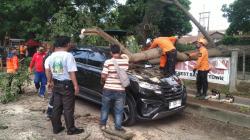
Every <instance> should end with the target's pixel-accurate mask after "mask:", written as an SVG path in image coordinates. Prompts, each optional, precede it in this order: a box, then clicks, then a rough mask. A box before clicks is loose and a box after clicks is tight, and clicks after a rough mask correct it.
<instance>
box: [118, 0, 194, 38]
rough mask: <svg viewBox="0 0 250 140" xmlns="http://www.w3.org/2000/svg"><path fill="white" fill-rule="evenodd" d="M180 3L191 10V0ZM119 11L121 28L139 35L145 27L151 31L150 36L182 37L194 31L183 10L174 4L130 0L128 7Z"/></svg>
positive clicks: (180, 0) (147, 0)
mask: <svg viewBox="0 0 250 140" xmlns="http://www.w3.org/2000/svg"><path fill="white" fill-rule="evenodd" d="M179 2H180V3H181V4H182V5H183V6H184V7H185V8H186V9H188V10H189V9H190V8H189V5H190V2H189V0H179ZM118 11H119V17H118V21H119V23H120V25H121V27H122V28H125V29H130V30H132V31H136V33H138V34H139V33H141V32H143V31H142V30H145V25H148V27H149V28H150V29H151V32H150V33H149V34H152V35H153V36H170V35H179V36H181V35H185V34H187V33H189V32H190V31H191V30H192V26H191V24H190V22H189V19H188V17H187V16H186V15H185V14H183V12H182V11H181V10H179V9H177V7H176V6H175V5H173V4H164V3H162V2H160V1H159V0H155V1H151V0H128V1H127V3H126V5H121V6H119V7H118ZM146 27H147V26H146ZM138 28H139V29H138ZM141 36H143V35H141ZM144 36H145V35H144ZM146 36H148V35H146Z"/></svg>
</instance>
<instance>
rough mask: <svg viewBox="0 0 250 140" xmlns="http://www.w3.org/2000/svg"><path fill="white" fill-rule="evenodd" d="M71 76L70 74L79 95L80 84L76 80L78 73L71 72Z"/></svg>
mask: <svg viewBox="0 0 250 140" xmlns="http://www.w3.org/2000/svg"><path fill="white" fill-rule="evenodd" d="M69 76H70V79H71V80H72V82H73V85H74V89H75V95H77V94H78V93H79V86H78V82H77V80H76V74H75V72H69Z"/></svg>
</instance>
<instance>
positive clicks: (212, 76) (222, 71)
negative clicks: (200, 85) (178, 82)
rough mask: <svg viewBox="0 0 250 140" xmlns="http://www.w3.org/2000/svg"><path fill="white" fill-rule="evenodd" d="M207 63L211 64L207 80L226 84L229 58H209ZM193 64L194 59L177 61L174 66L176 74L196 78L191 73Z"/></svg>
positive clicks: (184, 77) (186, 77)
mask: <svg viewBox="0 0 250 140" xmlns="http://www.w3.org/2000/svg"><path fill="white" fill-rule="evenodd" d="M209 63H210V64H211V65H212V68H211V70H210V71H209V73H208V82H210V83H218V84H224V85H228V84H229V75H230V58H229V57H216V58H209ZM195 65H196V61H185V62H178V63H177V64H176V67H175V70H176V74H177V75H178V76H179V77H180V78H181V79H187V80H196V75H194V74H193V68H194V66H195ZM196 74H197V73H196Z"/></svg>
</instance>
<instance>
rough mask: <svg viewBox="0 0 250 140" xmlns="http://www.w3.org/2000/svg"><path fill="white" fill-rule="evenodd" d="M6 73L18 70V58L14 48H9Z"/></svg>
mask: <svg viewBox="0 0 250 140" xmlns="http://www.w3.org/2000/svg"><path fill="white" fill-rule="evenodd" d="M6 67H7V73H16V72H17V70H18V57H17V52H16V48H11V49H10V51H9V53H8V56H7V58H6Z"/></svg>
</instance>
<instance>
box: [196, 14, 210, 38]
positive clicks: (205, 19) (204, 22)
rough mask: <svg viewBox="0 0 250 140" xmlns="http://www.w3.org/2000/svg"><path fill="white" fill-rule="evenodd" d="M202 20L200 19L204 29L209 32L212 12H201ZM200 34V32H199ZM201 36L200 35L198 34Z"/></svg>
mask: <svg viewBox="0 0 250 140" xmlns="http://www.w3.org/2000/svg"><path fill="white" fill-rule="evenodd" d="M199 15H200V18H199V23H200V24H201V26H203V27H204V29H205V30H206V31H207V32H209V19H210V12H201V13H199ZM198 32H200V31H198ZM198 34H199V33H198Z"/></svg>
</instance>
